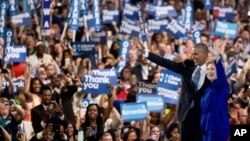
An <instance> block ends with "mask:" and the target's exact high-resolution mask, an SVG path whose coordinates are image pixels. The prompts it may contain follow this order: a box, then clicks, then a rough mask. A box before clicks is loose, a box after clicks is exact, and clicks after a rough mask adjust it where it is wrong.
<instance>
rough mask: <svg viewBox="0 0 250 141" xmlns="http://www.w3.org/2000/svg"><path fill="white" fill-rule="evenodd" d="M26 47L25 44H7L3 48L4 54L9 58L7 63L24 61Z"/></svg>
mask: <svg viewBox="0 0 250 141" xmlns="http://www.w3.org/2000/svg"><path fill="white" fill-rule="evenodd" d="M26 53H27V49H26V46H22V45H20V46H9V47H6V49H5V55H6V56H7V57H8V58H9V63H12V62H25V60H26Z"/></svg>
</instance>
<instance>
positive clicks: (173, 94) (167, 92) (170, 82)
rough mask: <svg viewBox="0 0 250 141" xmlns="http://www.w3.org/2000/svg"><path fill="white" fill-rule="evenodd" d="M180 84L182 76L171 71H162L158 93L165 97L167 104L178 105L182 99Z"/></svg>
mask: <svg viewBox="0 0 250 141" xmlns="http://www.w3.org/2000/svg"><path fill="white" fill-rule="evenodd" d="M180 83H181V75H179V74H177V73H174V72H172V71H170V70H162V71H161V78H160V81H159V82H158V84H157V86H158V88H157V91H156V93H157V95H159V96H163V100H164V102H165V103H170V104H177V102H178V100H179V97H180V96H179V94H178V90H179V88H180Z"/></svg>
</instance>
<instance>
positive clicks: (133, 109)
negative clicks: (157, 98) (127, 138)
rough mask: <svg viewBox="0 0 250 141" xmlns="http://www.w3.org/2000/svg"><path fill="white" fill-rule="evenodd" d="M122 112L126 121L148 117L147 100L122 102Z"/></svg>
mask: <svg viewBox="0 0 250 141" xmlns="http://www.w3.org/2000/svg"><path fill="white" fill-rule="evenodd" d="M121 113H122V118H123V120H124V121H137V120H144V119H147V116H148V108H147V104H146V102H140V103H121Z"/></svg>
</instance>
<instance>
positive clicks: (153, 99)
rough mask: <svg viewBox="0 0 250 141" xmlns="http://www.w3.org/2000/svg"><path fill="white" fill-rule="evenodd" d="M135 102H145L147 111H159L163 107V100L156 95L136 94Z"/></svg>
mask: <svg viewBox="0 0 250 141" xmlns="http://www.w3.org/2000/svg"><path fill="white" fill-rule="evenodd" d="M136 102H138V103H139V102H146V103H147V107H148V111H149V112H161V111H162V110H163V107H164V101H163V98H162V97H161V96H158V95H136Z"/></svg>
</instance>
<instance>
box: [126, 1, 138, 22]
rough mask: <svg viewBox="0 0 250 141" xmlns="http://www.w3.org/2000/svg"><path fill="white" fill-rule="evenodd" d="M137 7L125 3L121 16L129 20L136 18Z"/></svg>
mask: <svg viewBox="0 0 250 141" xmlns="http://www.w3.org/2000/svg"><path fill="white" fill-rule="evenodd" d="M138 10H139V9H138V7H136V6H132V5H131V4H128V3H126V4H125V8H124V9H123V17H125V18H127V19H130V20H138Z"/></svg>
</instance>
